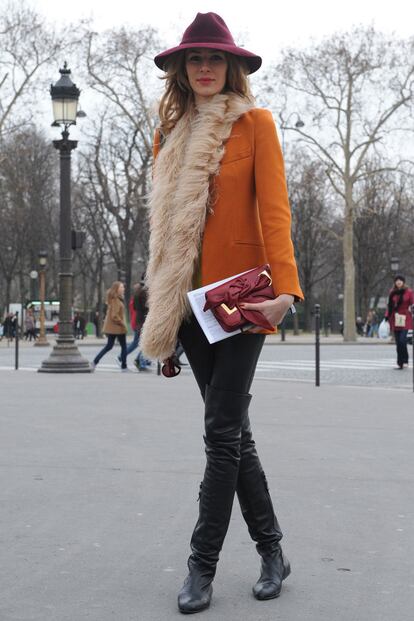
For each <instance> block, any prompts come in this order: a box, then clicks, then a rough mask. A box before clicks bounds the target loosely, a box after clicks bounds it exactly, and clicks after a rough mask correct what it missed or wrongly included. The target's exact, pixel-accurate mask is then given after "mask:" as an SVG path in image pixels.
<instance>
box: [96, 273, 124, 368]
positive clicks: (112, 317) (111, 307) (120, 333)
mask: <svg viewBox="0 0 414 621" xmlns="http://www.w3.org/2000/svg"><path fill="white" fill-rule="evenodd" d="M124 292H125V287H124V284H123V283H122V282H119V281H118V280H116V281H115V282H114V283H112V285H111V288H110V289H109V290H108V294H107V298H106V303H107V305H108V308H107V311H106V317H105V321H104V325H103V332H104V334H106V336H107V337H108V340H107V342H106V345H105V347H104V348H103V349H101V351H100V352H99V354H98V355H97V356H96V357H95V359H94V361H93V362H92V366H93V367H94V368H95V367H96V366H97V365H98V363H99V361H100V359H101V358H103V356H105V354H107V353H108V351H111V349H112V348H113V346H114V343H115V339H116V338H117V339H118V341H119V344H120V346H121V368H122V370H123V371H126V370H127V363H126V333H127V326H126V321H125V307H124Z"/></svg>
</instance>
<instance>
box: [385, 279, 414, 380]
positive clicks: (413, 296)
mask: <svg viewBox="0 0 414 621" xmlns="http://www.w3.org/2000/svg"><path fill="white" fill-rule="evenodd" d="M413 304H414V292H413V291H412V289H409V288H408V287H407V285H406V284H405V278H404V276H401V275H400V274H399V275H397V276H396V277H395V278H394V287H393V288H392V289H391V291H390V293H389V295H388V305H387V310H386V312H385V319H386V320H387V321H389V324H390V329H391V331H392V332H393V333H394V338H395V345H396V347H397V367H396V369H397V370H402V369H403V368H404V365H407V366H408V347H407V334H408V330H412V329H413V318H412V314H411V308H412V306H413Z"/></svg>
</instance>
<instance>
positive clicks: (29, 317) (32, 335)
mask: <svg viewBox="0 0 414 621" xmlns="http://www.w3.org/2000/svg"><path fill="white" fill-rule="evenodd" d="M25 337H26V340H29V341H31V340H32V339H33V340H34V341H35V340H36V320H35V318H34V315H33V309H31V308H28V309H27V311H26V319H25Z"/></svg>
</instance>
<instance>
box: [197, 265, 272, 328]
mask: <svg viewBox="0 0 414 621" xmlns="http://www.w3.org/2000/svg"><path fill="white" fill-rule="evenodd" d="M205 296H206V303H205V305H204V311H207V310H211V311H212V312H213V314H214V316H215V318H216V319H217V321H218V322H219V324H220V325H221V327H222V328H223V330H225V331H226V332H233V331H234V330H237V329H240V328H242V327H243V326H246V325H247V324H254V325H255V326H260V327H261V328H264V329H266V330H273V329H274V326H272V324H271V323H270V322H269V321H268V320H267V319H266V317H265V316H264V315H263V314H262V313H261V312H260V311H258V310H246V309H243V308H240V304H243V303H244V302H248V303H251V304H257V303H258V302H264V301H265V300H274V299H275V297H276V296H275V294H274V292H273V288H272V276H271V272H270V267H269V265H262V266H261V267H256V268H254V269H252V270H249V271H248V272H245V273H244V274H241V275H240V276H236V277H235V278H233V279H232V280H228V281H227V282H225V283H223V284H222V285H219V286H218V287H214V289H210V291H207V292H206V294H205Z"/></svg>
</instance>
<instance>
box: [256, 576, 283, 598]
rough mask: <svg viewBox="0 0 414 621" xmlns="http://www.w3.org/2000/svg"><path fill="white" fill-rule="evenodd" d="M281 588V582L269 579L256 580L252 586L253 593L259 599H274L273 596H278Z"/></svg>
mask: <svg viewBox="0 0 414 621" xmlns="http://www.w3.org/2000/svg"><path fill="white" fill-rule="evenodd" d="M281 590H282V583H281V582H278V583H277V584H276V583H275V582H270V581H266V582H258V583H257V584H255V585H254V587H253V595H254V596H255V598H256V599H259V600H264V599H274V598H275V597H279V595H280V591H281Z"/></svg>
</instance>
